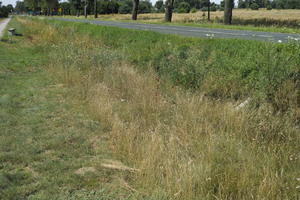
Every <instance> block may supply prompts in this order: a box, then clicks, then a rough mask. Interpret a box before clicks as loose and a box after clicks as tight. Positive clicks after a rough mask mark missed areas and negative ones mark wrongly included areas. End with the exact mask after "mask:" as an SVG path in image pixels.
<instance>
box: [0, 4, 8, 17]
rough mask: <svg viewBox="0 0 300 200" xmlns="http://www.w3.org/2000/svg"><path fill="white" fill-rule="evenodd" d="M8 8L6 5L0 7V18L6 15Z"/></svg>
mask: <svg viewBox="0 0 300 200" xmlns="http://www.w3.org/2000/svg"><path fill="white" fill-rule="evenodd" d="M8 14H9V10H8V8H7V7H6V6H2V7H0V18H3V17H8Z"/></svg>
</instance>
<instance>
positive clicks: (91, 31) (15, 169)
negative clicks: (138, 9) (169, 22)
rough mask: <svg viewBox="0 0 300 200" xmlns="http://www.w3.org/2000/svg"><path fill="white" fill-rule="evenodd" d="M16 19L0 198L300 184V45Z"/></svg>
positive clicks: (0, 52)
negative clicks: (20, 35)
mask: <svg viewBox="0 0 300 200" xmlns="http://www.w3.org/2000/svg"><path fill="white" fill-rule="evenodd" d="M10 26H13V27H16V28H17V30H18V31H19V33H22V34H23V36H22V37H15V38H13V39H12V40H10V39H9V38H8V37H6V38H4V40H3V41H2V42H1V43H0V44H1V45H0V85H1V86H0V91H1V93H0V94H1V96H0V105H1V107H0V108H1V110H0V130H2V132H1V133H0V199H31V200H32V199H90V200H92V199H105V200H110V199H120V200H121V199H129V200H130V199H132V200H133V199H136V200H137V199H138V200H140V199H146V200H167V199H178V200H185V199H186V200H194V199H195V200H196V199H228V200H229V199H241V200H243V199H245V200H247V199H270V200H282V199H286V200H288V199H298V198H299V187H300V174H299V171H300V157H299V151H300V145H299V141H300V135H299V131H300V130H299V125H300V107H299V106H300V96H299V95H300V87H299V84H300V83H299V73H300V71H299V70H300V68H299V63H300V60H299V59H300V47H299V45H296V44H293V43H290V44H272V43H262V42H256V41H240V40H229V39H227V40H225V39H223V40H221V39H219V40H217V39H212V40H205V39H193V38H184V37H179V36H172V35H163V34H159V33H153V32H146V31H134V30H125V29H119V28H112V27H110V28H108V27H101V26H95V25H90V24H83V23H71V22H61V21H54V20H40V19H37V18H28V17H27V18H26V17H18V18H14V19H13V20H12V22H11V25H10ZM246 102H249V103H246ZM241 103H244V104H241ZM241 105H244V106H241Z"/></svg>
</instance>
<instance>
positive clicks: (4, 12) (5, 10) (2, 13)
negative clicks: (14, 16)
mask: <svg viewBox="0 0 300 200" xmlns="http://www.w3.org/2000/svg"><path fill="white" fill-rule="evenodd" d="M11 12H13V7H12V5H11V4H9V5H7V6H2V2H1V1H0V18H3V17H8V15H9V13H11Z"/></svg>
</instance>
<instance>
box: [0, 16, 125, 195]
mask: <svg viewBox="0 0 300 200" xmlns="http://www.w3.org/2000/svg"><path fill="white" fill-rule="evenodd" d="M10 25H11V26H13V27H16V28H17V30H18V32H20V33H23V34H24V36H23V37H15V38H14V39H13V40H12V42H10V41H8V40H6V39H7V38H5V37H4V38H3V39H4V40H3V41H2V42H0V85H1V86H0V94H1V95H0V130H1V131H0V199H6V200H10V199H96V198H98V199H111V198H112V197H110V196H111V195H110V193H111V192H110V185H109V184H106V183H108V182H110V178H109V177H110V175H109V174H113V173H112V172H110V171H105V170H103V169H102V168H100V167H99V166H100V165H99V162H100V161H101V160H102V159H104V158H111V157H110V156H109V154H108V153H107V152H105V151H103V149H105V147H104V146H105V143H104V139H103V138H101V137H102V136H103V134H102V133H103V131H102V127H101V125H99V123H98V122H97V121H94V120H92V119H90V118H89V117H88V116H87V114H86V112H85V109H86V108H85V105H84V101H81V100H72V98H74V96H73V95H72V93H71V92H70V91H69V89H68V88H67V87H66V86H64V85H63V84H61V83H59V82H56V81H55V80H54V79H53V77H51V74H49V72H48V71H47V66H48V62H50V60H49V58H48V57H47V52H48V50H50V49H51V47H47V46H45V44H46V43H47V42H48V41H44V42H45V43H43V44H40V43H35V42H34V41H33V40H35V39H36V38H37V37H39V35H31V34H29V33H30V30H29V29H30V27H24V25H22V23H20V22H18V21H17V20H16V19H15V18H14V19H13V20H12V22H11V23H10ZM28 31H29V32H28ZM101 134H102V135H101ZM92 138H94V140H92ZM95 138H98V139H95ZM96 144H97V145H99V146H98V148H97V149H95V148H93V145H96ZM97 163H98V164H97ZM117 192H118V188H117V189H115V190H114V191H113V193H117ZM124 194H126V192H125V193H124Z"/></svg>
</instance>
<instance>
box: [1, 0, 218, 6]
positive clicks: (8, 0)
mask: <svg viewBox="0 0 300 200" xmlns="http://www.w3.org/2000/svg"><path fill="white" fill-rule="evenodd" d="M0 1H2V5H7V4H12V5H15V4H16V1H17V0H0ZM150 1H151V2H152V3H155V2H156V0H150ZM211 1H212V2H215V3H220V1H221V0H211Z"/></svg>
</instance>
